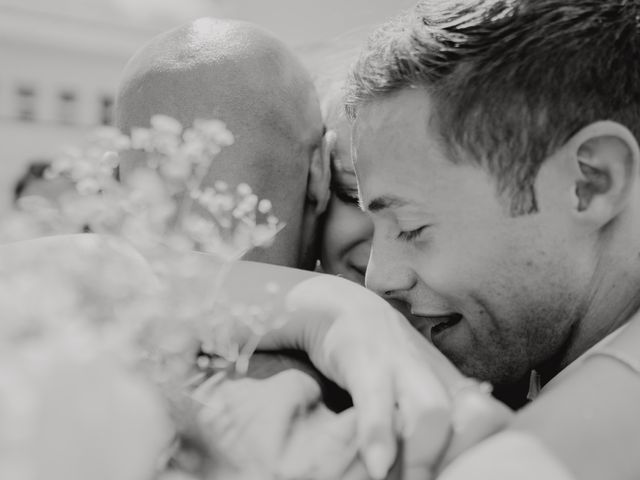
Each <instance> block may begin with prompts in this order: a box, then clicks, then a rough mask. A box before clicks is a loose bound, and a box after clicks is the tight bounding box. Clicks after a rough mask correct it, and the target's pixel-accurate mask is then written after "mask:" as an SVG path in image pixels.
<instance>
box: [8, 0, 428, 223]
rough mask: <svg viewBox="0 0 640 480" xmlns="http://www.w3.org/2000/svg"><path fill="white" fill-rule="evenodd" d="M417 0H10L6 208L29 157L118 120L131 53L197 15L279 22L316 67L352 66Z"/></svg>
mask: <svg viewBox="0 0 640 480" xmlns="http://www.w3.org/2000/svg"><path fill="white" fill-rule="evenodd" d="M414 3H415V0H322V1H314V0H0V65H1V68H0V145H1V146H0V151H1V152H2V158H1V159H0V162H2V163H1V164H0V165H1V167H0V168H1V169H2V170H1V175H0V213H2V212H3V211H5V210H6V209H8V208H10V206H11V201H12V196H13V186H14V184H15V182H16V179H18V178H19V177H20V176H21V175H22V173H23V172H24V170H25V168H26V167H27V165H28V164H30V163H32V162H33V161H35V160H38V159H45V160H46V159H47V158H48V157H51V156H52V155H54V154H55V153H56V152H57V151H59V149H60V148H61V147H63V146H65V145H70V144H74V143H78V142H79V141H80V139H81V138H82V136H83V134H84V133H85V132H86V131H87V129H90V128H93V127H95V126H98V125H110V124H111V123H112V117H113V103H114V92H115V89H116V86H117V84H118V78H119V75H120V72H121V71H122V69H123V67H124V65H125V64H126V62H127V60H128V59H129V57H130V56H131V55H132V54H133V53H134V52H135V51H136V50H137V49H138V48H139V47H141V46H142V45H143V44H144V43H145V42H146V41H147V40H148V39H150V38H151V37H153V36H154V35H156V34H157V33H159V32H161V31H164V30H167V29H169V28H171V27H173V26H176V25H179V24H181V23H184V22H185V21H188V20H190V19H192V18H197V17H201V16H215V17H224V18H235V19H241V20H247V21H250V22H253V23H256V24H258V25H261V26H262V27H264V28H266V29H268V30H270V31H271V32H272V33H274V34H275V35H276V36H277V37H279V38H280V39H281V40H283V41H284V42H285V43H287V44H288V45H289V46H290V47H292V48H293V49H294V51H296V52H297V53H298V54H299V56H300V57H301V59H302V60H303V61H304V62H305V63H306V64H307V66H308V67H309V68H310V69H311V70H313V71H314V73H316V74H318V73H321V72H322V71H323V70H324V69H332V68H343V64H346V63H348V62H349V61H350V60H351V58H352V57H353V52H354V51H355V49H356V48H357V46H358V45H359V44H360V42H361V41H363V40H364V38H366V35H367V34H368V33H369V31H370V30H371V29H372V28H374V27H375V26H376V25H377V24H379V23H381V22H383V21H384V20H386V19H388V18H390V17H392V16H393V15H395V14H396V13H398V12H399V11H401V10H404V9H406V8H409V7H410V6H412V5H413V4H414Z"/></svg>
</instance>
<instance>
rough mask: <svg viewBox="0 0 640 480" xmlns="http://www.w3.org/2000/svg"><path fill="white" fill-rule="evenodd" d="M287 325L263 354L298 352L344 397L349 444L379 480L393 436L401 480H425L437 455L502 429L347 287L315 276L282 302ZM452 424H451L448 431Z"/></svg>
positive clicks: (413, 337)
mask: <svg viewBox="0 0 640 480" xmlns="http://www.w3.org/2000/svg"><path fill="white" fill-rule="evenodd" d="M288 307H289V309H290V311H291V314H292V317H293V318H292V320H291V321H290V322H289V323H288V324H287V325H286V326H285V327H284V328H283V329H282V330H280V331H277V332H273V333H272V334H270V335H269V336H267V337H266V338H265V339H264V341H263V343H262V345H261V347H263V348H283V347H284V348H287V347H288V348H300V349H302V350H305V351H306V352H307V353H308V354H309V357H310V358H311V360H312V362H313V363H314V365H315V366H316V367H317V368H318V369H319V370H320V371H321V372H322V373H324V374H325V375H326V376H327V377H329V378H330V379H332V380H334V381H335V382H337V383H338V384H339V385H341V386H342V387H343V388H345V389H346V390H348V391H349V393H350V394H351V395H352V397H353V401H354V405H355V411H356V424H357V443H358V447H359V449H360V451H361V454H362V457H363V459H364V461H365V463H366V465H367V469H368V471H369V474H370V475H371V476H372V477H374V478H383V477H384V476H385V475H386V474H387V472H388V470H389V468H390V466H391V465H392V463H393V462H394V460H395V458H396V453H397V436H399V437H400V439H399V440H400V444H401V445H402V449H401V459H400V461H399V464H400V468H401V470H402V472H403V473H402V476H403V478H407V479H410V480H411V479H413V478H416V479H418V478H419V479H421V480H424V479H427V478H431V477H432V474H433V471H434V470H436V469H437V467H438V465H439V464H440V463H441V461H442V459H443V458H444V459H445V461H447V462H448V461H450V459H452V458H454V457H455V456H456V455H458V454H459V453H460V452H462V451H464V450H465V449H466V448H468V447H469V446H471V445H473V444H474V443H476V442H477V441H479V440H481V439H483V438H485V437H486V436H488V435H490V434H491V433H493V432H495V431H496V430H499V429H500V428H502V426H503V425H504V424H505V423H506V418H507V417H508V415H507V412H508V411H507V410H506V409H505V408H504V407H501V406H500V405H499V404H498V403H497V402H496V401H494V400H493V399H491V398H490V397H489V396H488V395H485V394H480V393H479V392H473V391H472V389H463V390H464V391H461V393H460V395H456V397H459V398H456V399H455V401H452V398H451V397H452V394H451V393H452V392H457V391H458V390H460V385H469V383H468V382H469V380H468V379H466V378H465V377H464V376H463V375H462V374H460V373H459V372H458V371H457V369H456V368H455V367H454V366H453V365H452V364H451V363H450V362H449V361H448V360H447V359H446V358H445V357H444V356H443V355H442V354H441V353H440V352H438V351H437V350H436V349H435V348H434V347H433V346H432V345H431V344H429V343H428V342H427V341H426V340H425V339H424V338H422V337H421V336H420V335H419V334H418V333H417V332H416V331H415V330H414V329H413V328H412V327H411V326H410V325H409V323H408V322H407V321H406V319H404V317H402V316H401V315H400V314H398V313H397V312H396V311H395V310H394V309H393V308H392V307H391V306H389V305H388V304H387V303H386V302H385V301H384V300H382V299H381V298H379V297H377V296H376V295H375V294H373V293H371V292H369V291H367V290H365V289H363V288H361V287H359V286H357V285H355V284H354V283H352V282H348V281H345V280H341V279H338V278H335V277H328V276H322V277H316V278H314V279H311V280H307V281H305V282H303V283H301V284H300V285H298V286H297V287H295V288H294V289H293V290H292V291H291V292H290V293H289V297H288ZM452 422H455V423H456V428H455V432H454V430H453V429H452Z"/></svg>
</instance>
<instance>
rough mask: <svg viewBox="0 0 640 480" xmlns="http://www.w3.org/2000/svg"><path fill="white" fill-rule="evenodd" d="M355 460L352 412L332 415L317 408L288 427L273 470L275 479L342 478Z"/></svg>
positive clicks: (324, 408)
mask: <svg viewBox="0 0 640 480" xmlns="http://www.w3.org/2000/svg"><path fill="white" fill-rule="evenodd" d="M356 457H357V447H356V417H355V412H354V411H353V409H350V410H347V411H346V412H343V413H341V414H335V413H333V412H331V411H330V410H328V409H327V408H326V407H324V406H322V405H320V406H318V407H316V408H315V409H314V410H313V411H312V412H310V413H309V414H308V415H307V416H305V417H304V418H300V419H299V420H298V422H297V423H296V424H295V425H293V426H292V429H291V434H290V436H289V439H288V442H287V446H286V449H285V450H284V453H283V455H282V457H281V459H280V463H279V467H278V470H277V472H278V478H281V479H283V480H286V479H292V480H294V479H295V480H299V479H303V478H326V479H337V478H343V475H344V472H345V471H346V470H347V469H348V467H349V465H351V463H352V462H353V460H354V459H355V458H356ZM328 459H329V460H328ZM366 478H368V476H367V477H366Z"/></svg>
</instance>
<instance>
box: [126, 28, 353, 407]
mask: <svg viewBox="0 0 640 480" xmlns="http://www.w3.org/2000/svg"><path fill="white" fill-rule="evenodd" d="M156 114H164V115H169V116H171V117H173V118H175V119H177V120H178V121H180V123H182V125H185V126H188V125H191V124H192V123H193V121H194V120H195V119H213V118H215V119H220V120H222V121H224V122H225V123H226V124H227V127H228V128H229V130H230V131H231V132H232V133H233V135H234V137H235V142H234V144H233V145H232V146H230V147H227V148H225V149H223V150H222V152H221V153H220V154H219V155H218V156H216V158H215V159H214V161H213V162H212V164H211V168H210V171H209V173H208V175H207V176H206V178H205V180H204V186H205V187H206V186H207V185H213V183H214V182H215V181H217V180H223V181H225V182H227V183H228V184H230V185H237V184H239V183H242V182H244V183H247V184H249V185H250V186H251V188H252V189H253V190H254V191H255V192H256V194H257V195H258V196H259V197H260V198H268V199H269V200H271V202H272V204H273V208H274V212H275V214H276V215H277V216H278V218H280V220H282V221H284V222H286V226H285V228H284V229H283V230H282V231H280V232H279V234H278V236H277V237H276V239H275V241H274V243H273V245H272V246H270V247H269V248H266V249H255V250H254V251H253V252H250V253H249V254H248V255H247V256H245V258H246V259H249V260H254V261H258V262H263V263H272V264H276V265H283V266H289V267H296V268H302V269H307V270H311V269H313V267H314V266H315V263H316V259H317V257H318V248H317V247H318V245H317V240H318V239H319V238H321V235H319V234H318V232H317V227H318V223H319V222H318V220H319V217H320V215H321V214H322V213H323V212H324V209H325V208H326V206H327V203H328V200H329V195H330V194H329V175H330V173H329V172H330V170H329V168H330V167H329V150H330V148H329V147H328V146H327V145H326V141H325V136H324V127H323V123H322V118H321V113H320V105H319V101H318V98H317V95H316V91H315V88H314V86H313V84H312V82H311V79H310V76H309V74H308V73H307V71H306V70H305V69H304V67H303V66H302V65H301V63H300V62H299V61H298V59H297V58H295V56H294V55H293V53H291V52H290V51H289V50H288V49H287V47H286V46H285V45H284V44H282V43H281V42H280V41H279V40H277V39H276V38H274V37H273V36H272V35H270V34H268V33H266V32H265V31H263V30H262V29H260V28H258V27H256V26H255V25H252V24H250V23H246V22H239V21H232V20H219V19H212V18H203V19H199V20H196V21H194V22H191V23H189V24H186V25H184V26H181V27H178V28H176V29H174V30H171V31H169V32H167V33H164V34H161V35H159V36H157V37H156V38H154V39H153V40H151V42H149V43H148V44H147V45H145V46H144V47H143V48H142V49H141V50H140V51H138V52H137V53H136V54H135V55H134V57H133V58H132V59H131V60H130V61H129V63H128V64H127V66H126V67H125V70H124V73H123V76H122V80H121V83H120V87H119V90H118V97H117V102H116V124H117V126H118V127H119V128H120V129H122V130H123V131H125V132H128V131H130V130H131V129H132V128H135V127H146V126H148V125H149V120H150V118H151V117H152V116H153V115H156ZM134 164H135V159H133V158H130V159H127V158H125V159H124V160H123V163H122V165H121V176H122V177H123V178H125V177H126V175H127V174H128V173H129V172H130V170H131V167H132V166H133V165H134ZM300 357H301V355H300V354H298V353H296V352H283V353H282V354H278V353H269V354H256V355H254V356H253V358H252V363H251V369H250V372H249V374H250V376H252V377H254V378H264V377H269V376H271V375H272V374H274V373H277V372H279V371H282V370H287V369H290V368H295V369H299V370H303V371H305V372H307V373H309V374H310V375H312V376H314V377H315V378H316V380H318V382H319V383H320V385H321V388H322V390H323V397H324V399H325V401H326V403H327V404H328V405H329V406H330V407H332V408H334V409H341V408H343V407H344V406H346V405H348V399H347V398H346V397H345V395H344V394H343V392H342V391H340V390H339V389H337V388H335V386H334V385H333V384H331V383H330V382H327V381H325V379H324V378H322V377H321V376H320V375H319V374H318V372H316V371H315V370H314V369H313V368H312V367H311V366H310V364H309V363H308V362H306V359H305V358H300Z"/></svg>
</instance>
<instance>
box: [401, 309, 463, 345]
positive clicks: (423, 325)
mask: <svg viewBox="0 0 640 480" xmlns="http://www.w3.org/2000/svg"><path fill="white" fill-rule="evenodd" d="M412 315H413V316H414V319H413V321H412V322H411V323H412V324H413V326H414V327H415V328H416V329H417V330H418V331H419V332H420V333H422V335H423V336H425V337H427V338H431V339H433V337H435V336H437V335H439V334H441V333H442V332H444V331H445V330H448V329H449V328H451V327H454V326H455V325H457V324H458V323H460V320H462V315H460V314H459V313H451V314H448V315H420V314H417V313H412Z"/></svg>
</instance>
